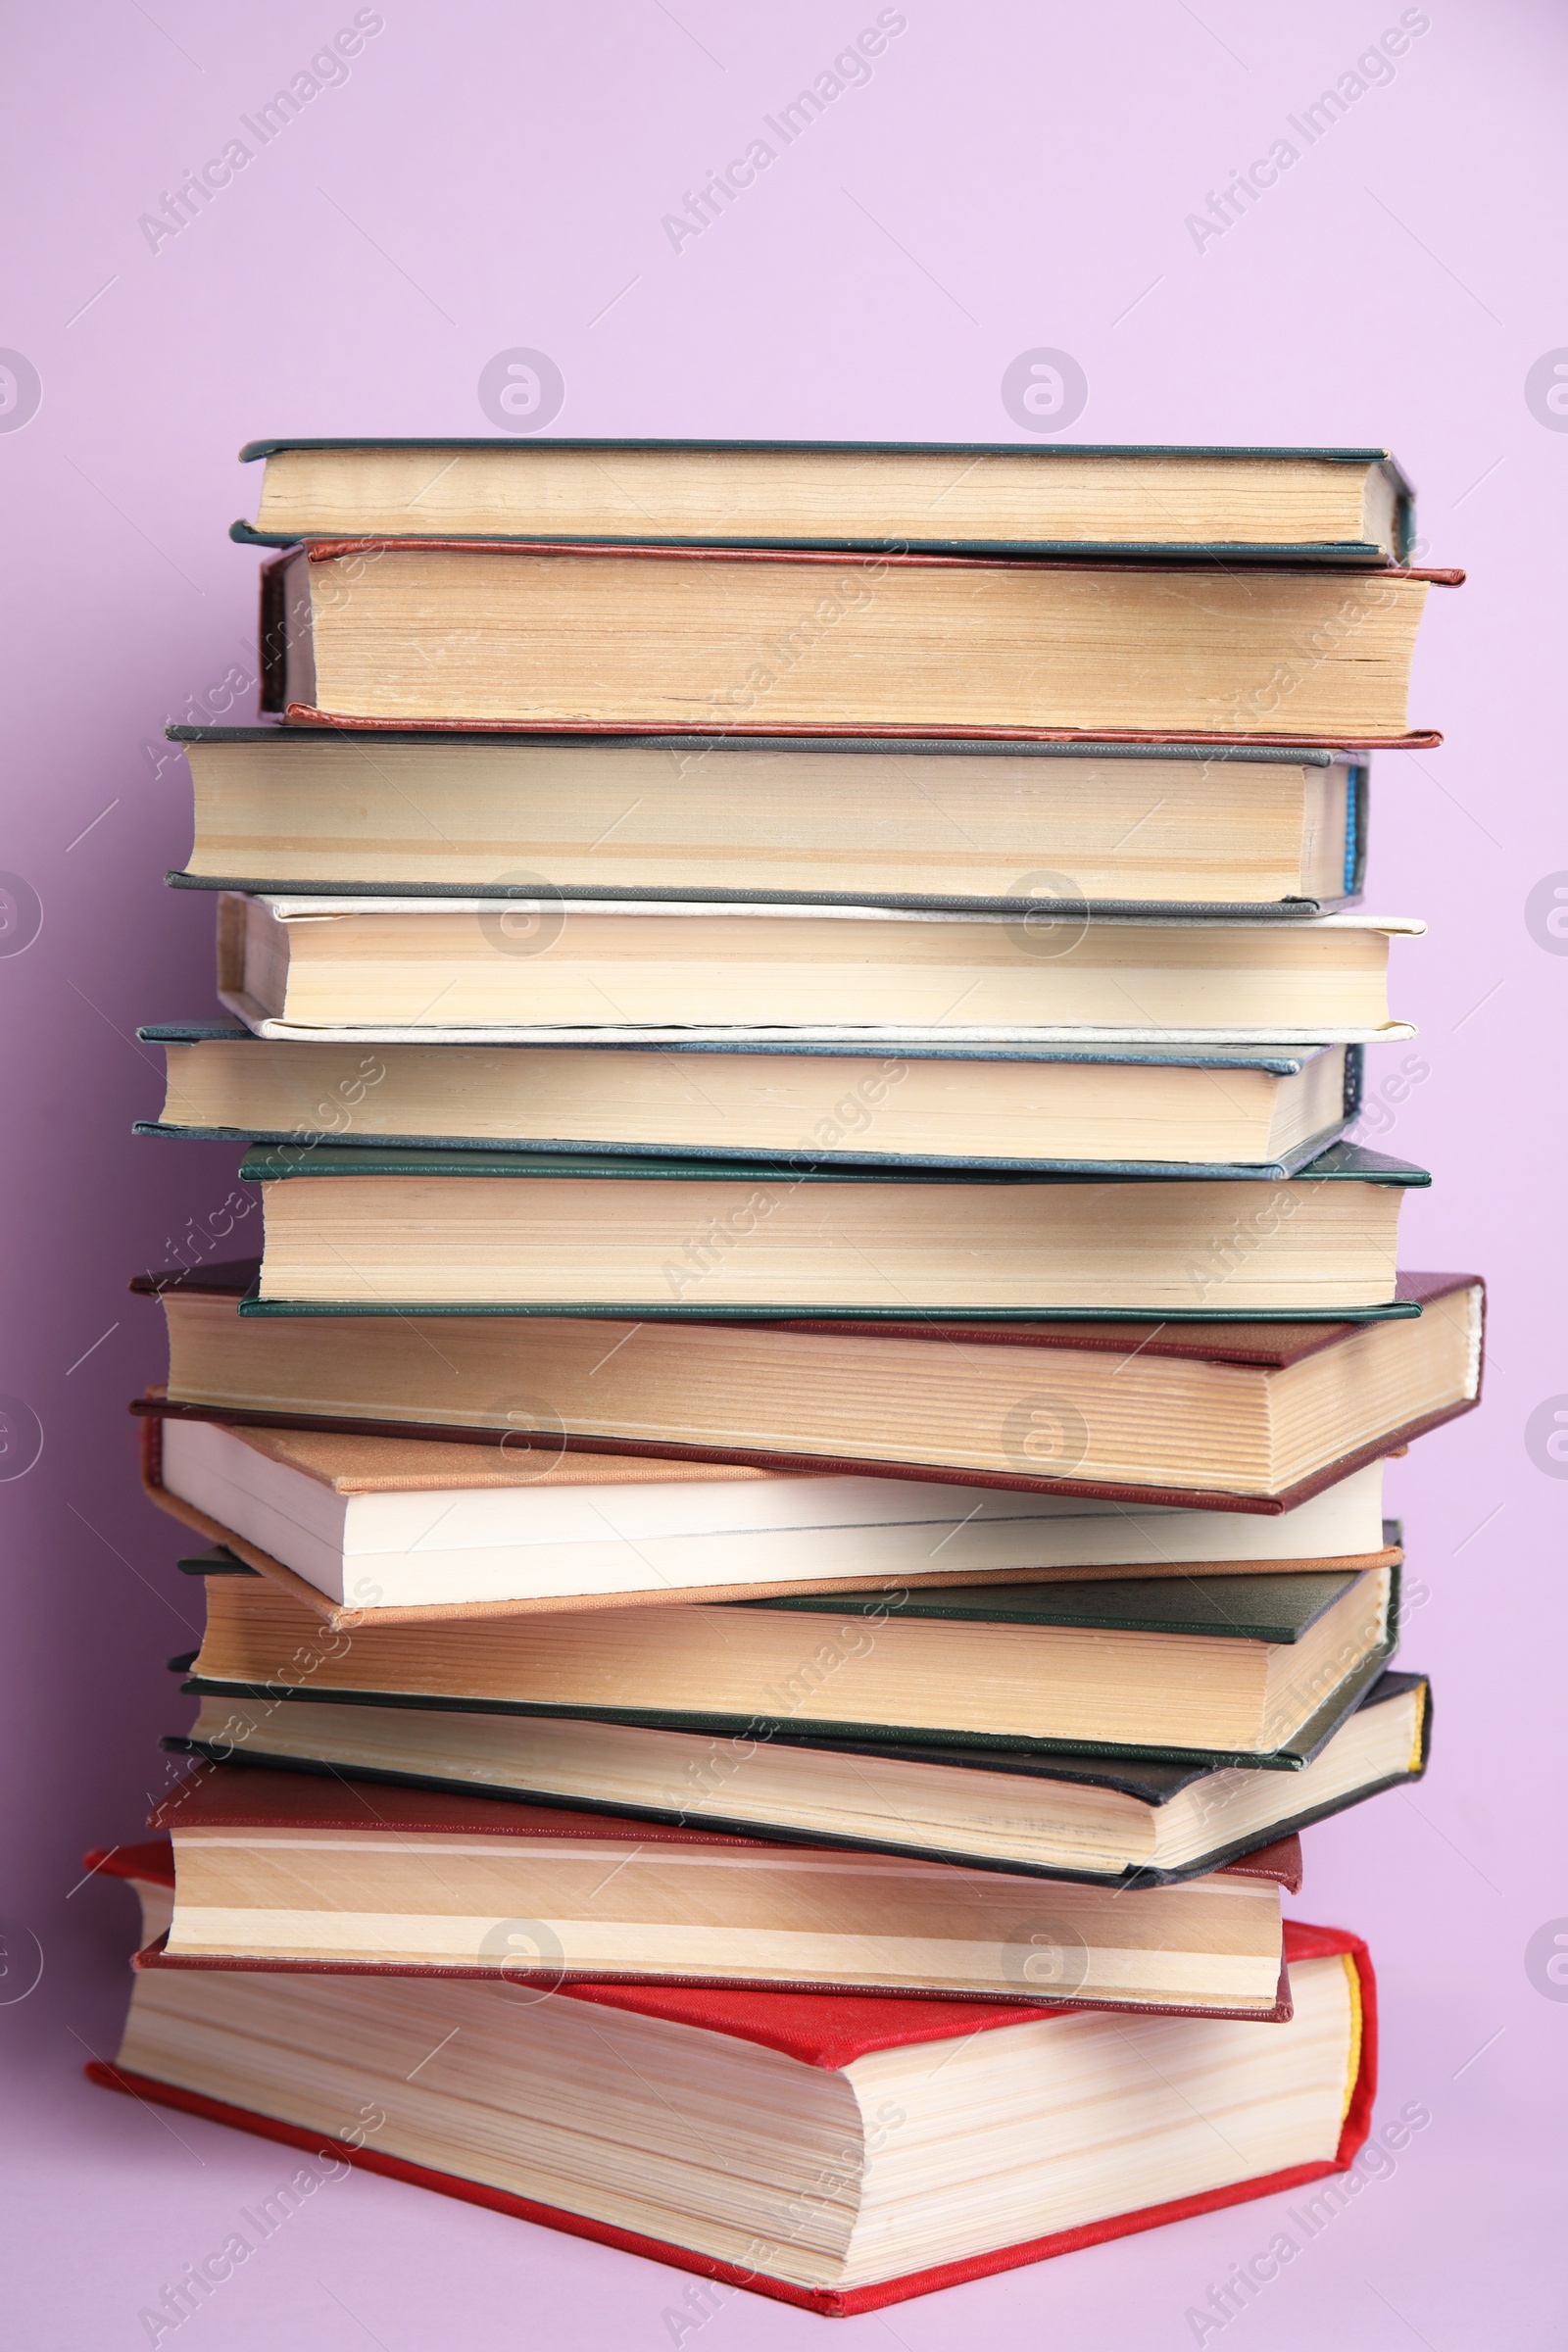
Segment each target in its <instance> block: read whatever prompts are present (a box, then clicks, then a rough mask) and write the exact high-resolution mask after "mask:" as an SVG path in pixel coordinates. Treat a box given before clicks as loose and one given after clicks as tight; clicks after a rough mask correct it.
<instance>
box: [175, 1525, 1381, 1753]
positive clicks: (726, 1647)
mask: <svg viewBox="0 0 1568 2352" xmlns="http://www.w3.org/2000/svg"><path fill="white" fill-rule="evenodd" d="M1398 1573H1399V1572H1398V1569H1397V1566H1389V1567H1378V1568H1366V1569H1362V1570H1360V1571H1356V1570H1353V1569H1341V1570H1317V1571H1310V1572H1307V1571H1301V1572H1296V1573H1284V1574H1278V1575H1272V1576H1193V1577H1164V1578H1151V1579H1111V1580H1106V1581H1103V1582H1096V1581H1084V1582H1068V1581H1066V1580H1062V1581H1060V1582H1057V1583H1050V1584H1039V1585H1028V1584H1023V1583H1015V1584H1009V1585H1000V1584H999V1585H984V1586H977V1585H964V1586H948V1587H941V1586H935V1587H933V1586H919V1587H914V1588H909V1589H907V1590H899V1589H896V1590H894V1591H892V1592H881V1593H876V1592H872V1593H833V1594H816V1595H805V1596H785V1597H778V1598H772V1599H764V1600H747V1601H725V1602H713V1603H708V1602H703V1601H688V1602H677V1603H674V1604H673V1605H669V1604H666V1605H663V1606H661V1607H657V1608H635V1607H626V1608H614V1609H586V1610H556V1611H553V1612H551V1613H550V1614H548V1615H544V1614H539V1615H533V1616H529V1617H527V1618H522V1619H519V1618H516V1617H493V1618H487V1619H484V1620H480V1621H475V1620H471V1619H450V1620H445V1621H435V1622H429V1621H427V1622H426V1623H424V1624H423V1625H421V1626H420V1627H419V1629H418V1632H417V1635H414V1634H411V1633H410V1632H409V1630H408V1629H406V1628H405V1627H402V1626H389V1625H385V1624H380V1625H376V1624H367V1623H365V1622H363V1621H362V1622H360V1623H358V1624H356V1625H354V1626H353V1627H352V1628H348V1627H345V1628H344V1629H343V1631H342V1632H341V1633H340V1634H339V1635H338V1636H337V1637H336V1638H335V1639H334V1640H332V1641H331V1642H327V1641H326V1639H325V1637H324V1634H323V1631H322V1628H321V1625H320V1621H319V1618H318V1617H317V1616H316V1615H315V1613H314V1612H312V1611H310V1610H308V1609H307V1608H306V1607H304V1606H303V1605H302V1603H301V1602H300V1601H298V1600H297V1599H296V1598H295V1597H294V1596H293V1595H292V1594H290V1593H287V1592H285V1591H283V1590H282V1589H280V1587H279V1586H277V1585H276V1584H275V1583H274V1582H273V1581H272V1580H271V1579H270V1578H267V1577H261V1576H257V1577H230V1576H217V1577H213V1578H210V1579H209V1580H208V1581H207V1630H206V1633H205V1635H204V1636H203V1640H202V1645H201V1649H200V1650H199V1652H198V1653H197V1656H196V1660H195V1668H196V1672H197V1673H198V1675H200V1676H201V1677H202V1679H203V1680H204V1681H206V1682H214V1683H225V1684H233V1685H236V1686H239V1687H241V1688H243V1689H246V1690H255V1691H265V1690H269V1689H272V1688H274V1687H275V1688H277V1689H294V1688H298V1687H300V1686H301V1685H302V1684H308V1685H309V1687H310V1688H311V1689H312V1690H314V1691H319V1692H321V1693H322V1694H323V1695H325V1694H328V1693H330V1694H331V1695H333V1696H334V1697H335V1696H337V1695H338V1694H340V1693H343V1692H348V1693H354V1692H362V1693H368V1694H369V1695H372V1696H374V1697H378V1698H385V1699H388V1700H391V1701H392V1702H394V1703H402V1702H404V1701H405V1700H412V1701H414V1702H415V1703H418V1702H419V1701H420V1700H426V1699H427V1700H432V1701H436V1702H441V1703H446V1704H450V1705H453V1706H457V1707H478V1708H494V1709H496V1710H498V1711H501V1712H515V1713H518V1714H531V1715H559V1716H573V1717H581V1718H584V1719H590V1718H591V1719H598V1720H601V1721H604V1722H612V1723H631V1724H648V1725H653V1726H656V1727H659V1726H662V1727H664V1728H667V1729H672V1730H679V1731H688V1732H699V1733H701V1732H708V1733H711V1734H713V1735H714V1736H715V1737H716V1738H720V1739H729V1740H735V1739H740V1740H748V1739H759V1738H760V1739H769V1738H771V1737H772V1736H773V1734H774V1733H775V1732H777V1731H789V1730H792V1729H793V1730H794V1731H795V1732H797V1733H799V1734H800V1735H802V1736H803V1737H806V1736H819V1737H821V1738H823V1739H828V1740H835V1739H850V1740H874V1741H878V1742H882V1743H888V1744H893V1745H898V1744H901V1743H904V1742H908V1741H915V1742H925V1743H928V1744H932V1743H934V1744H937V1745H946V1744H948V1743H950V1742H951V1743H955V1744H956V1745H958V1746H962V1747H975V1746H979V1747H996V1748H999V1749H1005V1750H1008V1751H1010V1752H1015V1753H1017V1754H1020V1755H1051V1754H1054V1753H1057V1752H1058V1751H1061V1750H1079V1749H1094V1750H1097V1751H1104V1752H1107V1753H1115V1754H1117V1755H1126V1754H1128V1753H1132V1754H1136V1755H1139V1756H1145V1757H1149V1756H1152V1757H1157V1758H1166V1759H1170V1760H1173V1761H1176V1762H1189V1761H1192V1760H1194V1759H1197V1760H1200V1761H1201V1762H1204V1763H1217V1762H1218V1763H1225V1764H1233V1765H1235V1766H1237V1767H1238V1768H1246V1767H1253V1766H1258V1767H1261V1766H1262V1765H1263V1764H1264V1763H1265V1760H1266V1761H1267V1762H1268V1763H1269V1764H1270V1765H1271V1766H1273V1767H1275V1768H1278V1769H1282V1770H1289V1769H1292V1768H1293V1767H1295V1766H1297V1765H1299V1764H1300V1763H1301V1762H1303V1761H1308V1760H1310V1758H1311V1757H1312V1756H1314V1755H1315V1754H1316V1753H1317V1751H1318V1749H1319V1748H1320V1747H1321V1746H1322V1745H1323V1743H1324V1741H1325V1740H1327V1739H1328V1738H1329V1737H1330V1736H1331V1734H1332V1733H1333V1732H1334V1731H1335V1730H1337V1729H1338V1727H1339V1725H1340V1724H1341V1723H1343V1722H1344V1720H1345V1718H1346V1716H1347V1715H1348V1713H1349V1711H1350V1709H1351V1708H1352V1707H1353V1706H1354V1705H1355V1704H1356V1702H1357V1700H1358V1699H1359V1698H1360V1697H1361V1696H1362V1694H1363V1693H1364V1692H1365V1691H1368V1690H1370V1688H1371V1686H1372V1685H1373V1683H1375V1682H1376V1680H1377V1678H1378V1675H1379V1674H1380V1673H1381V1671H1382V1669H1383V1667H1384V1666H1385V1665H1386V1664H1387V1662H1388V1660H1389V1658H1390V1657H1391V1656H1392V1654H1393V1651H1394V1647H1395V1642H1396V1640H1397V1625H1398V1589H1399V1588H1398ZM302 1650H303V1651H304V1652H305V1654H306V1655H308V1656H309V1657H311V1658H312V1659H314V1660H315V1661H316V1663H315V1664H314V1666H313V1668H312V1670H311V1672H310V1673H309V1674H306V1673H304V1672H303V1671H302V1670H301V1669H300V1668H299V1666H298V1665H297V1664H295V1663H294V1661H295V1660H296V1659H297V1658H298V1656H299V1654H300V1652H301V1651H302Z"/></svg>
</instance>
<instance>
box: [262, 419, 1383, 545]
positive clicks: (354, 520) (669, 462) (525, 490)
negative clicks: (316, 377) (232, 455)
mask: <svg viewBox="0 0 1568 2352" xmlns="http://www.w3.org/2000/svg"><path fill="white" fill-rule="evenodd" d="M240 457H241V460H242V461H255V460H258V459H263V460H265V461H266V468H265V471H264V473H263V476H262V493H261V512H260V514H259V515H258V517H257V521H256V524H255V526H254V528H253V527H252V525H250V524H249V523H236V524H235V525H234V534H233V535H234V537H235V538H237V539H240V540H242V541H249V542H253V543H255V542H259V543H261V544H262V545H264V546H276V547H281V546H287V545H288V544H289V543H290V542H291V541H293V540H296V539H311V538H329V539H337V538H344V537H353V538H359V537H374V536H376V535H378V534H380V533H382V532H391V533H396V534H399V535H401V536H403V537H409V536H411V535H413V534H415V533H428V534H429V535H431V536H433V537H438V538H466V537H468V538H478V539H492V538H501V537H508V536H512V537H517V538H521V539H564V540H581V539H590V540H599V539H605V540H619V541H623V542H629V543H632V544H636V543H638V542H642V541H647V540H650V539H653V540H667V541H673V542H676V543H685V544H688V545H695V546H725V545H731V546H733V545H736V544H744V545H749V546H753V547H756V546H763V547H769V546H771V547H832V548H867V549H869V548H884V547H896V546H903V547H911V548H925V549H932V550H942V551H947V552H954V551H957V550H963V549H967V550H971V551H976V550H984V551H986V552H991V553H1000V552H1003V551H1006V552H1009V553H1013V554H1031V555H1044V554H1052V555H1063V554H1082V553H1087V552H1091V551H1093V552H1095V553H1098V554H1107V555H1108V554H1111V553H1116V554H1121V555H1166V554H1169V555H1183V556H1188V557H1191V556H1194V555H1203V556H1220V555H1223V556H1226V557H1228V558H1231V559H1239V560H1244V561H1245V560H1249V559H1250V560H1257V559H1267V560H1273V561H1276V562H1277V561H1279V560H1280V559H1281V558H1289V559H1290V560H1292V561H1296V562H1299V561H1301V560H1303V559H1305V560H1315V561H1321V562H1324V563H1334V564H1388V563H1398V562H1402V561H1403V560H1404V558H1405V557H1406V556H1407V554H1408V553H1409V549H1410V544H1411V540H1412V537H1413V533H1414V517H1413V509H1414V493H1413V492H1412V491H1411V489H1410V485H1409V483H1408V482H1407V481H1406V480H1405V477H1404V475H1403V473H1402V472H1401V471H1400V469H1399V467H1398V466H1397V464H1396V462H1395V460H1394V459H1393V458H1392V457H1391V456H1390V454H1389V452H1388V451H1387V450H1386V449H1162V448H1145V449H1140V448H1132V449H1116V448H1101V447H1094V446H1085V445H1082V444H1075V443H1070V442H1068V443H1061V442H1043V443H1041V444H1039V445H1038V446H1031V445H1030V444H1029V443H1027V442H1024V443H1019V442H974V443H968V442H943V443H937V442H898V441H606V440H595V441H580V440H561V441H558V440H556V439H554V438H551V439H548V440H543V439H541V440H535V439H532V438H530V439H527V440H496V439H493V438H492V439H489V440H482V441H461V440H460V441H449V440H441V441H249V442H247V443H246V445H245V447H244V448H243V449H242V450H241V451H240ZM933 515H937V516H938V518H939V523H940V528H939V529H937V530H933V527H932V517H933Z"/></svg>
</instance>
